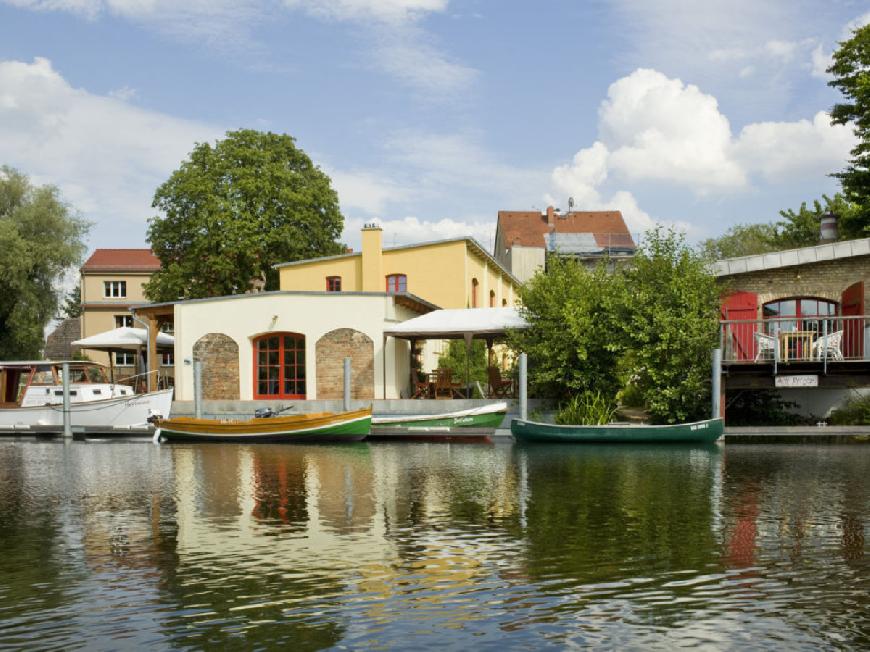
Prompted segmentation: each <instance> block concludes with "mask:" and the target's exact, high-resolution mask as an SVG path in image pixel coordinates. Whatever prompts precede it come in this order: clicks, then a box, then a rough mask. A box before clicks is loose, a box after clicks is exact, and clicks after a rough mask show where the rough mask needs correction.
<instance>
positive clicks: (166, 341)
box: [72, 326, 175, 381]
mask: <svg viewBox="0 0 870 652" xmlns="http://www.w3.org/2000/svg"><path fill="white" fill-rule="evenodd" d="M72 346H74V347H77V348H79V349H91V350H94V351H106V352H108V353H109V354H111V353H114V352H115V351H140V350H141V349H142V348H146V350H147V347H148V331H146V330H145V329H144V328H130V327H127V326H123V327H121V328H113V329H112V330H110V331H105V332H103V333H97V334H96V335H91V336H90V337H84V338H82V339H80V340H76V341H75V342H73V343H72ZM157 348H158V349H169V350H172V349H174V348H175V338H174V337H172V335H167V334H166V333H157ZM109 366H110V371H111V374H112V380H113V381H114V376H115V368H114V364H113V360H112V356H111V355H109Z"/></svg>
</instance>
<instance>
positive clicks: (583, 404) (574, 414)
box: [556, 391, 616, 426]
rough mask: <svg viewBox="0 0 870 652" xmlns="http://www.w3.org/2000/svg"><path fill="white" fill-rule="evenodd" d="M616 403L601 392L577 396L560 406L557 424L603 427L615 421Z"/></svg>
mask: <svg viewBox="0 0 870 652" xmlns="http://www.w3.org/2000/svg"><path fill="white" fill-rule="evenodd" d="M614 414H616V403H615V402H614V401H613V400H612V399H608V398H606V397H605V396H604V395H603V394H602V393H601V392H598V391H596V392H592V391H586V392H583V393H582V394H576V395H574V396H572V397H571V398H570V399H568V400H567V401H566V402H565V403H563V404H562V405H560V406H559V411H558V412H557V413H556V423H557V424H559V425H562V426H570V425H573V426H602V425H604V424H607V423H610V422H611V421H613V416H614Z"/></svg>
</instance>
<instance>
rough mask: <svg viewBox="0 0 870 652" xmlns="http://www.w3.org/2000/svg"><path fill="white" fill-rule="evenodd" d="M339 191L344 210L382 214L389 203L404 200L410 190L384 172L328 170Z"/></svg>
mask: <svg viewBox="0 0 870 652" xmlns="http://www.w3.org/2000/svg"><path fill="white" fill-rule="evenodd" d="M327 172H328V173H329V176H330V178H331V179H332V184H333V186H334V187H335V190H336V192H338V198H339V201H340V202H341V207H342V210H343V211H344V212H345V213H346V212H347V211H348V210H349V209H357V210H362V211H363V212H365V213H367V214H369V215H381V214H382V213H383V212H384V211H385V210H386V208H387V206H388V205H390V204H391V203H394V202H399V201H404V200H405V199H407V198H408V195H409V191H408V190H407V189H406V188H404V187H402V186H401V185H399V184H398V183H396V182H395V181H394V180H393V179H391V178H389V177H388V176H386V175H383V174H376V173H374V172H371V171H366V170H334V169H330V170H327Z"/></svg>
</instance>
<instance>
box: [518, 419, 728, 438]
mask: <svg viewBox="0 0 870 652" xmlns="http://www.w3.org/2000/svg"><path fill="white" fill-rule="evenodd" d="M722 431H723V425H722V419H710V420H707V421H697V422H695V423H681V424H675V425H664V426H646V425H615V424H610V425H606V426H559V425H554V424H550V423H537V422H534V421H524V420H522V419H514V420H513V421H511V434H513V436H514V438H515V439H516V440H517V441H521V442H559V443H587V442H588V443H596V444H603V443H625V444H640V443H643V444H650V443H665V442H692V443H705V442H714V441H716V440H717V439H719V437H721V436H722Z"/></svg>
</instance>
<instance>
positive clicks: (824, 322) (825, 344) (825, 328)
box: [820, 319, 828, 376]
mask: <svg viewBox="0 0 870 652" xmlns="http://www.w3.org/2000/svg"><path fill="white" fill-rule="evenodd" d="M820 346H821V347H822V351H824V353H823V354H822V357H823V359H824V362H823V363H822V364H824V369H823V371H822V372H823V373H824V375H826V376H827V375H828V320H827V319H823V320H822V343H821V344H820Z"/></svg>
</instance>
